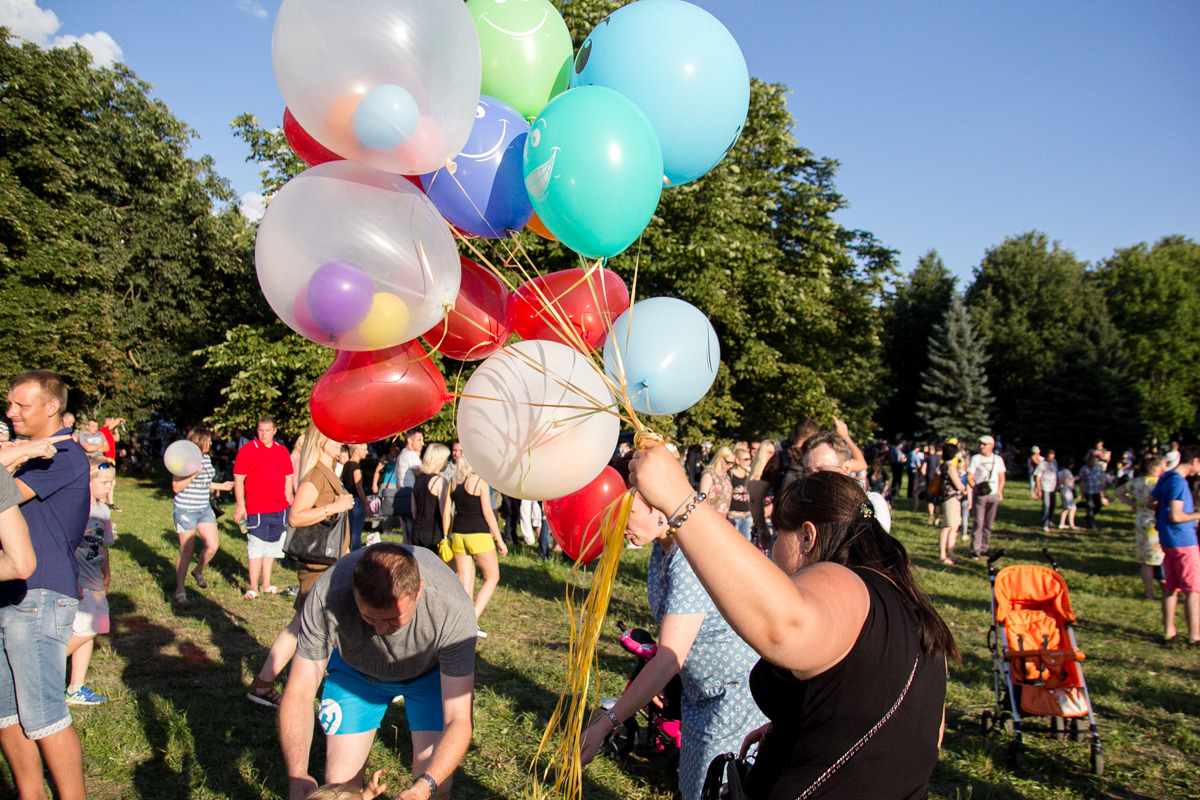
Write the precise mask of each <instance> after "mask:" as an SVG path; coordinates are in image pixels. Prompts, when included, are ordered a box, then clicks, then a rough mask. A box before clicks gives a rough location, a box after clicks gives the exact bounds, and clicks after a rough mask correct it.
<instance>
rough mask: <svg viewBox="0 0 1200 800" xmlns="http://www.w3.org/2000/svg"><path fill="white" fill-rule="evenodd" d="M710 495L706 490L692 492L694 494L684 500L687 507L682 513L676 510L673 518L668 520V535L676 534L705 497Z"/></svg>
mask: <svg viewBox="0 0 1200 800" xmlns="http://www.w3.org/2000/svg"><path fill="white" fill-rule="evenodd" d="M706 497H708V495H706V494H705V493H704V492H692V496H691V497H689V498H688V499H687V500H685V501H684V503H685V507H684V509H683V512H682V513H679V512H676V513H675V515H674V516H673V517H671V519H669V520H667V536H674V535H675V534H676V532H678V531H679V529H680V527H682V526H683V523H685V522H687V521H688V517H690V516H691V515H692V512H693V511H695V510H696V506H697V505H698V504H700V503H703V502H704V498H706Z"/></svg>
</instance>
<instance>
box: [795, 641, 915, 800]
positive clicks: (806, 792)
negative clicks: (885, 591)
mask: <svg viewBox="0 0 1200 800" xmlns="http://www.w3.org/2000/svg"><path fill="white" fill-rule="evenodd" d="M920 662H921V657H920V656H919V655H918V656H917V657H916V658H915V659H913V667H912V672H910V673H908V682H907V683H905V684H904V688H903V689H901V690H900V696H899V697H897V698H896V702H895V703H893V704H892V707H891V708H889V709H888V711H887V713H886V714H884V715H883V718H882V719H880V720H879V722H876V723H875V727H873V728H871V730H869V731H867V732H866V734H864V735H863V737H862V738H861V739H859V740H858V741H857V742H855V743H854V744H853V745H851V747H850V749H849V750H847V751H846V752H845V753H844V754H843V755H842V757H841V758H839V759H838V760H837V761H835V762H833V765H832V766H831V767H830V768H829V769H827V770H825V771H824V772H822V773H821V775H820V776H819V777H818V778H817V779H816V780H815V781H813V783H812V785H811V786H809V787H808V788H807V789H805V790H804V793H803V794H801V795H799V796H798V797H797V798H796V800H806V798H808V797H809V796H811V795H812V793H813V792H815V791H816V790H817V789H818V788H819V787H820V786H821V784H823V783H825V781H827V780H829V778H830V777H831V776H832V775H833V773H835V772H837V771H838V770H839V769H841V768H842V767H843V766H845V764H846V762H847V761H849V760H850V759H851V758H853V757H854V754H855V753H857V752H858V751H859V750H861V749H862V748H863V745H865V744H866V743H867V742H868V741H870V740H871V737H872V736H874V735H875V734H876V733H878V732H879V729H880V728H882V727H883V726H884V725H885V724H886V723H887V721H888V720H889V719H891V718H892V715H893V714H895V713H896V709H898V708H900V704H901V703H903V702H904V697H905V695H907V694H908V690H909V688H911V687H912V682H913V678H914V677H915V676H916V674H917V665H918V664H919V663H920Z"/></svg>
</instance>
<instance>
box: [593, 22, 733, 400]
mask: <svg viewBox="0 0 1200 800" xmlns="http://www.w3.org/2000/svg"><path fill="white" fill-rule="evenodd" d="M642 1H643V2H645V0H642ZM612 327H613V330H612V335H610V336H609V337H608V339H607V341H606V342H605V343H604V370H605V372H607V373H608V375H609V377H610V378H612V379H613V380H614V381H616V382H617V383H618V384H620V382H621V367H624V372H625V391H626V393H627V394H628V395H629V401H630V405H631V406H632V407H633V410H634V411H637V412H638V413H640V414H678V413H679V412H680V411H686V410H687V409H689V408H691V407H692V406H694V405H695V404H696V403H698V402H700V398H702V397H704V395H706V394H707V393H708V390H709V389H710V388H712V385H713V381H714V380H716V378H717V368H718V367H720V365H721V345H720V343H719V342H718V341H717V332H716V331H714V330H713V326H712V323H711V322H709V321H708V317H706V316H704V312H703V311H701V310H700V309H698V308H696V307H695V306H694V305H692V304H691V303H685V302H684V301H683V300H677V299H675V298H673V297H652V298H650V299H649V300H643V301H641V302H640V303H635V304H634V305H633V306H632V307H631V308H630V309H629V310H628V311H626V312H625V313H624V314H622V315H621V316H619V317H617V319H616V321H615V322H614V323H613V326H612Z"/></svg>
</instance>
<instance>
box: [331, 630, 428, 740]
mask: <svg viewBox="0 0 1200 800" xmlns="http://www.w3.org/2000/svg"><path fill="white" fill-rule="evenodd" d="M326 670H327V673H328V674H327V675H326V677H325V688H324V690H322V692H321V707H320V709H319V710H318V711H317V721H318V722H320V723H321V730H323V731H325V735H326V736H336V735H337V734H339V733H364V732H366V731H373V730H375V729H376V728H378V727H379V725H380V723H382V722H383V715H384V712H386V711H387V708H388V706H390V705H391V704H392V701H393V700H395V699H396V698H397V697H403V698H404V713H405V714H407V715H408V729H409V730H410V731H440V730H441V729H442V727H443V724H444V721H443V717H442V672H441V670H439V669H438V668H436V667H434V668H433V669H431V670H429V672H426V673H425V674H424V675H421V676H420V677H417V678H413V679H412V680H411V681H395V682H389V681H377V680H375V679H373V678H368V677H367V676H366V675H363V674H362V673H361V672H359V671H358V670H356V669H355V668H354V667H352V666H350V665H349V664H347V663H346V662H345V661H343V660H342V657H341V655H340V654H339V653H338V651H336V650H334V651H333V655H332V656H330V657H329V666H328V667H326Z"/></svg>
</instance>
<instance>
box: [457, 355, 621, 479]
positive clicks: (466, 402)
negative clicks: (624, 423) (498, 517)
mask: <svg viewBox="0 0 1200 800" xmlns="http://www.w3.org/2000/svg"><path fill="white" fill-rule="evenodd" d="M614 404H615V400H614V399H613V396H612V393H611V392H610V391H609V390H608V387H607V386H606V385H605V383H604V380H603V378H602V377H601V376H600V375H599V374H598V373H597V371H596V368H595V367H594V366H593V364H592V362H591V361H590V360H589V359H588V358H587V357H586V356H584V355H583V354H582V353H579V352H577V351H576V350H572V349H571V348H570V347H567V346H566V345H564V344H559V343H558V342H543V341H527V342H517V343H516V344H513V345H510V346H508V347H506V348H504V349H503V350H501V351H500V352H498V353H496V354H495V355H493V356H490V357H489V358H488V359H487V360H486V361H484V362H483V363H482V364H480V365H479V367H478V368H477V369H476V370H475V372H474V374H472V375H471V378H470V380H468V381H467V384H466V386H465V387H464V388H463V391H462V396H461V398H460V399H459V401H458V415H457V425H458V437H459V441H460V442H461V443H462V447H463V453H465V454H466V456H467V459H468V460H469V461H470V462H471V466H473V467H474V468H475V471H476V472H478V473H479V475H480V477H482V478H483V479H484V480H485V481H487V482H488V483H489V484H491V486H492V487H493V488H495V489H496V490H497V491H499V492H503V493H504V494H506V495H509V496H510V497H520V498H523V499H526V500H549V499H551V498H554V497H562V496H563V495H566V494H570V493H571V492H574V491H576V490H577V489H581V488H583V487H584V486H586V485H587V484H588V483H589V482H590V481H591V480H592V479H593V478H595V477H596V476H597V475H599V474H600V471H601V470H602V469H604V467H605V465H606V464H607V463H608V459H609V458H610V457H611V456H612V453H613V448H614V447H616V444H617V435H618V434H619V433H620V420H619V419H618V417H617V416H616V415H615V414H614V413H612V411H613V408H614Z"/></svg>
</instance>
